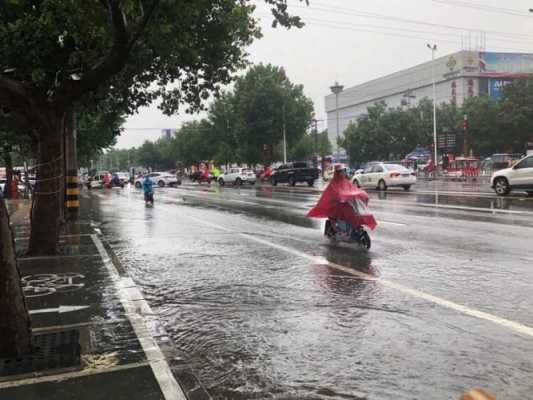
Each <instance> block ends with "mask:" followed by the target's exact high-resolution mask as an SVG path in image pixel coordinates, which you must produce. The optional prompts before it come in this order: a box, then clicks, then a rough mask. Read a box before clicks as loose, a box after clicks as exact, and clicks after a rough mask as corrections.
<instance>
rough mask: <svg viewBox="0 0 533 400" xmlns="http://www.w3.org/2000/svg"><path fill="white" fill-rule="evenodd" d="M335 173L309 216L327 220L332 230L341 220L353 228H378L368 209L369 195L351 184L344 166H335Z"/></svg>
mask: <svg viewBox="0 0 533 400" xmlns="http://www.w3.org/2000/svg"><path fill="white" fill-rule="evenodd" d="M334 171H335V172H334V174H333V179H332V180H331V182H330V183H329V185H328V186H327V187H326V189H325V190H324V193H322V196H321V197H320V200H319V201H318V203H317V204H316V206H315V207H313V208H312V209H311V210H310V211H309V212H308V213H307V216H308V217H312V218H327V219H328V221H329V223H328V225H329V226H331V228H332V229H335V227H336V226H337V221H339V220H340V221H345V222H347V223H348V224H350V225H351V226H352V227H358V226H361V225H366V226H368V227H369V228H370V229H374V228H375V227H376V226H377V223H376V220H375V219H374V216H373V215H372V214H371V213H370V212H369V211H368V209H367V208H366V206H367V205H368V194H367V193H366V192H365V191H364V190H361V189H359V188H358V187H356V186H355V185H354V184H353V183H352V182H350V180H349V179H348V178H347V175H346V170H345V168H344V166H343V165H341V164H337V165H335V167H334ZM358 202H359V204H358Z"/></svg>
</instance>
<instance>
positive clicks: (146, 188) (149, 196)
mask: <svg viewBox="0 0 533 400" xmlns="http://www.w3.org/2000/svg"><path fill="white" fill-rule="evenodd" d="M153 185H154V184H153V182H152V180H151V179H150V177H149V176H148V175H145V177H144V179H143V192H144V202H145V203H146V204H148V203H150V204H154V190H153Z"/></svg>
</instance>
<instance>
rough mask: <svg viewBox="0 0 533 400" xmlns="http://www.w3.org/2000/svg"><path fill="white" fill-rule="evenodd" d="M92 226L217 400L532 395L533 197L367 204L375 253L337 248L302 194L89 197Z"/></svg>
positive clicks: (381, 197)
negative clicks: (482, 392) (481, 391)
mask: <svg viewBox="0 0 533 400" xmlns="http://www.w3.org/2000/svg"><path fill="white" fill-rule="evenodd" d="M87 196H90V202H91V203H92V207H93V213H94V215H93V218H94V220H95V221H96V222H97V223H98V224H99V225H100V229H101V230H102V232H103V234H104V237H105V239H106V240H107V241H108V242H109V244H110V245H111V247H112V248H113V250H114V252H115V253H116V255H117V257H118V259H119V260H120V262H121V264H122V265H123V267H124V268H125V269H126V270H127V272H128V273H129V274H130V275H131V276H132V277H133V279H134V280H135V282H136V283H137V285H138V286H139V287H140V288H141V290H142V292H143V294H144V296H145V298H146V300H147V301H148V303H149V304H150V306H151V307H152V309H153V311H154V312H155V313H156V314H157V317H158V318H159V320H160V322H161V323H162V324H163V325H164V327H165V329H166V331H167V332H168V334H169V336H170V337H171V339H172V347H173V350H174V352H173V360H170V363H171V366H172V368H173V371H174V372H175V373H176V375H177V376H179V374H180V371H181V370H183V369H185V368H186V369H188V370H192V371H193V373H194V375H195V376H196V378H197V380H198V381H199V382H200V384H201V385H202V387H203V388H204V389H205V391H206V392H207V393H208V394H209V396H211V397H212V398H216V399H268V398H273V399H426V398H431V399H433V398H434V399H454V398H459V396H460V394H461V393H463V392H465V391H466V390H468V389H471V388H473V387H482V388H485V389H486V390H488V391H491V392H493V393H495V394H496V395H497V396H498V398H502V399H520V398H529V397H531V393H532V392H533V380H532V379H531V376H532V373H533V359H532V358H531V352H532V350H533V328H531V327H533V314H532V313H531V309H532V308H533V294H532V293H533V292H532V290H531V282H532V281H533V249H532V245H531V243H532V238H533V201H531V200H530V199H521V198H519V197H513V198H510V199H505V200H502V199H497V198H496V197H495V196H493V195H491V194H490V193H483V194H480V195H478V196H472V195H471V194H441V193H439V194H437V193H432V192H424V193H416V192H413V193H403V192H400V191H398V192H397V191H390V192H388V193H386V194H378V193H371V203H370V204H371V207H372V209H373V210H374V211H375V215H376V217H377V219H378V223H379V227H378V229H377V230H376V231H374V232H371V233H370V234H371V237H372V240H373V246H372V249H371V250H370V251H369V252H366V251H363V250H360V249H357V248H354V247H351V246H349V245H337V246H334V245H331V244H329V243H328V242H326V241H325V240H324V238H323V236H322V223H321V222H320V221H311V220H308V219H306V218H305V217H304V215H305V212H306V210H308V209H309V208H310V207H311V206H312V205H313V204H314V203H315V202H316V200H317V199H318V197H319V192H318V191H317V190H313V189H308V188H305V187H297V188H287V187H278V188H272V187H268V186H267V187H252V188H250V187H245V188H232V187H225V188H219V187H218V186H215V185H213V186H212V187H207V186H203V187H198V186H187V185H186V186H184V187H180V188H178V189H171V188H168V189H158V190H156V193H155V199H156V204H155V206H154V208H151V209H149V208H145V207H144V204H143V201H142V195H141V193H140V192H139V191H136V190H135V189H129V188H128V189H124V190H123V191H93V193H91V194H87Z"/></svg>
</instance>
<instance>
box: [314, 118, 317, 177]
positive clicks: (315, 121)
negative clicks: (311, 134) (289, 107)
mask: <svg viewBox="0 0 533 400" xmlns="http://www.w3.org/2000/svg"><path fill="white" fill-rule="evenodd" d="M313 124H314V125H315V157H314V160H315V163H314V164H315V168H316V167H317V166H318V120H317V119H316V118H315V119H314V120H313Z"/></svg>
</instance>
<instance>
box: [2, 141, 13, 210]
mask: <svg viewBox="0 0 533 400" xmlns="http://www.w3.org/2000/svg"><path fill="white" fill-rule="evenodd" d="M10 150H11V149H9V148H8V147H6V148H5V149H4V162H5V164H6V184H5V186H4V196H5V198H6V199H10V198H11V182H12V181H13V160H12V159H11V153H10Z"/></svg>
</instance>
